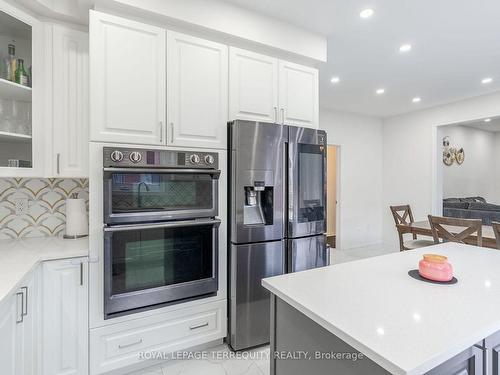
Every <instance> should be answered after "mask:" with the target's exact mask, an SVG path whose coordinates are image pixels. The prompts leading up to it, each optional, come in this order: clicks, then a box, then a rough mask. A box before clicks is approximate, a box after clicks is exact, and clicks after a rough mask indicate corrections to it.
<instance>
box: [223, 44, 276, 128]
mask: <svg viewBox="0 0 500 375" xmlns="http://www.w3.org/2000/svg"><path fill="white" fill-rule="evenodd" d="M236 119H240V120H250V121H263V122H278V59H276V58H273V57H269V56H265V55H260V54H258V53H254V52H250V51H246V50H242V49H239V48H234V47H230V48H229V120H230V121H232V120H236Z"/></svg>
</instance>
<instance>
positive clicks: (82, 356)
mask: <svg viewBox="0 0 500 375" xmlns="http://www.w3.org/2000/svg"><path fill="white" fill-rule="evenodd" d="M87 266H88V263H87V261H86V259H85V258H77V259H65V260H60V261H50V262H45V263H44V264H43V269H42V272H43V302H42V316H43V319H42V322H43V323H42V325H43V334H42V342H41V345H42V358H43V374H44V375H58V374H65V375H84V374H85V375H87V374H88V284H87V283H88V281H87V280H88V278H87V270H88V267H87Z"/></svg>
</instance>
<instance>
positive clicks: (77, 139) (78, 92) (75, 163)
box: [50, 25, 89, 177]
mask: <svg viewBox="0 0 500 375" xmlns="http://www.w3.org/2000/svg"><path fill="white" fill-rule="evenodd" d="M52 40H53V54H52V56H53V64H52V67H53V71H52V76H53V87H54V90H53V100H52V101H53V139H54V144H53V148H54V150H53V152H51V153H50V154H51V157H52V166H53V170H52V174H51V175H53V176H58V177H85V176H88V139H89V123H88V108H89V105H88V96H89V92H88V79H89V73H88V34H87V33H85V32H82V31H77V30H73V29H69V28H67V27H63V26H57V25H56V26H54V27H53V38H52Z"/></svg>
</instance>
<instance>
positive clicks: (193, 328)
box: [189, 322, 208, 331]
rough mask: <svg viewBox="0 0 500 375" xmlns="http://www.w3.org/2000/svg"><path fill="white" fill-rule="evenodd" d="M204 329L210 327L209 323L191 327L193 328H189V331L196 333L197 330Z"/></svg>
mask: <svg viewBox="0 0 500 375" xmlns="http://www.w3.org/2000/svg"><path fill="white" fill-rule="evenodd" d="M203 327H208V322H206V323H203V324H200V325H197V326H191V327H189V329H190V330H191V331H194V330H195V329H200V328H203Z"/></svg>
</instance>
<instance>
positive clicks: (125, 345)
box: [118, 339, 142, 349]
mask: <svg viewBox="0 0 500 375" xmlns="http://www.w3.org/2000/svg"><path fill="white" fill-rule="evenodd" d="M139 344H142V339H140V340H137V341H135V342H131V343H130V344H120V345H118V348H119V349H125V348H130V347H131V346H134V345H139Z"/></svg>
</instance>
